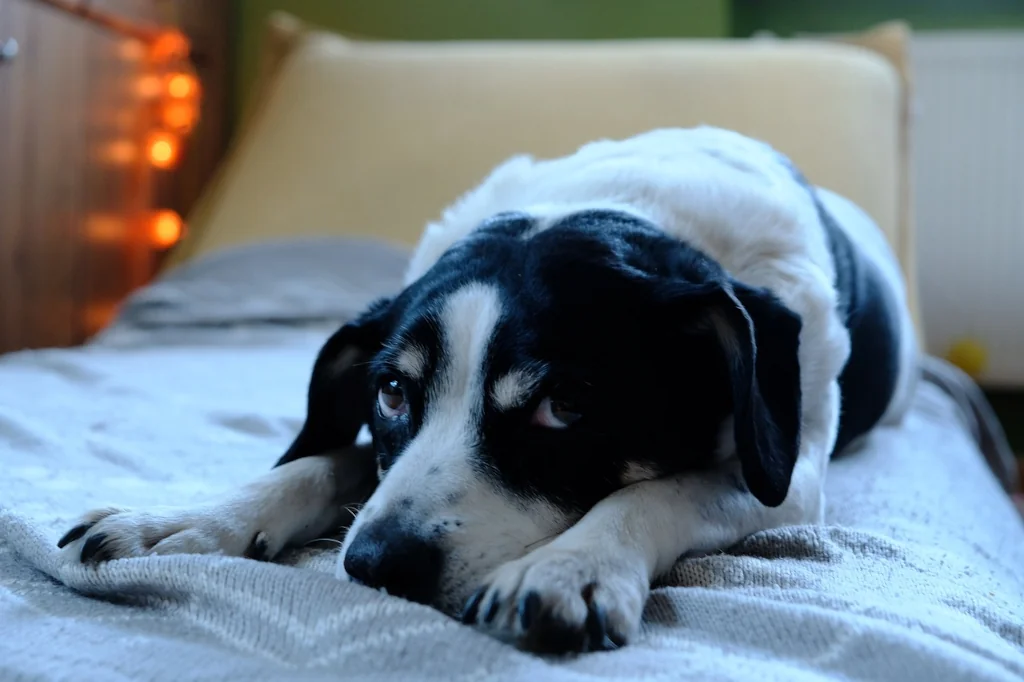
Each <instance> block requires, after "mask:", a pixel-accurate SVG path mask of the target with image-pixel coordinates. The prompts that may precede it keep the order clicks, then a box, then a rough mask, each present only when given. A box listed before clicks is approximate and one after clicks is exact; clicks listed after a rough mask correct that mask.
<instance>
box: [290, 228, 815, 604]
mask: <svg viewBox="0 0 1024 682" xmlns="http://www.w3.org/2000/svg"><path fill="white" fill-rule="evenodd" d="M759 318H760V319H759ZM755 324H764V325H766V326H771V328H772V330H771V334H772V335H773V337H774V336H775V335H778V337H779V338H778V339H772V340H771V341H769V342H767V343H766V342H764V341H763V340H762V339H761V338H760V336H761V335H757V336H756V337H755V334H754V325H755ZM799 327H800V324H799V320H798V319H796V318H795V316H793V315H792V314H791V313H788V311H786V310H785V309H784V308H782V307H781V306H780V305H779V304H778V303H777V302H776V301H775V300H774V299H773V298H772V297H770V296H769V295H767V294H765V293H763V292H756V291H752V290H748V289H736V288H734V287H732V286H731V285H730V284H729V282H728V279H727V277H726V276H725V274H724V273H723V272H722V270H721V268H719V267H718V266H717V265H716V264H715V263H714V262H712V261H710V260H709V259H708V258H706V257H704V256H703V255H701V254H700V253H698V252H696V251H695V250H693V249H691V248H688V247H686V246H685V245H683V244H680V243H679V242H676V241H674V240H671V239H669V238H667V237H665V236H664V235H663V234H661V233H660V232H658V231H657V230H656V229H654V228H653V227H652V226H649V225H647V224H646V223H644V222H643V221H641V220H639V219H637V218H634V217H631V216H628V215H625V214H621V213H612V212H607V211H593V212H586V213H579V214H575V215H572V216H569V217H567V218H564V219H562V220H561V221H560V222H559V223H557V224H555V225H553V226H551V227H549V228H547V229H545V230H540V231H538V230H537V226H536V223H535V221H534V220H533V219H531V218H530V217H528V216H524V215H518V214H516V215H513V214H503V215H499V216H496V217H495V218H494V219H492V220H491V221H489V222H488V223H487V224H486V225H484V226H482V227H481V228H480V229H479V230H478V231H476V232H475V233H473V234H472V235H471V236H470V237H469V238H467V239H466V240H464V241H462V242H460V243H459V244H457V245H456V246H455V247H453V248H452V249H451V250H450V251H449V252H447V253H446V254H445V255H444V256H443V257H442V258H441V259H440V260H439V261H438V262H437V263H436V265H435V266H434V267H433V268H432V269H431V270H430V271H429V272H428V273H427V274H426V275H425V276H423V277H422V278H420V279H419V280H418V281H416V282H415V283H414V284H412V285H411V286H409V287H408V288H407V289H406V290H405V291H403V292H402V293H401V294H400V295H398V296H397V297H396V298H394V299H393V300H389V301H383V302H380V303H378V304H377V305H375V306H374V307H373V308H372V309H371V310H369V311H368V312H367V313H366V314H365V315H364V316H363V317H362V318H361V319H359V320H357V321H356V322H354V323H352V324H349V325H346V326H345V327H344V328H342V329H341V330H340V331H339V332H338V333H337V334H335V336H334V337H332V339H331V340H330V341H328V343H327V344H326V346H325V347H324V349H323V350H322V351H321V354H320V357H319V358H318V361H317V364H316V367H315V369H314V374H313V379H312V381H311V386H310V396H309V413H308V416H307V421H306V424H305V426H304V427H303V431H302V433H300V435H299V437H298V439H297V440H296V443H295V444H294V445H293V448H292V451H290V455H289V456H288V458H294V457H296V456H302V455H306V454H320V453H323V452H325V451H328V450H331V449H334V448H338V447H342V446H345V445H348V444H350V443H351V442H352V441H353V440H354V439H355V437H356V433H357V431H358V430H359V429H360V427H361V426H362V425H364V424H368V425H369V429H370V432H371V434H372V436H373V443H374V448H375V450H376V454H377V464H378V472H379V478H380V483H379V485H378V487H377V489H376V491H375V492H374V494H373V495H372V497H371V498H370V499H369V501H368V502H367V503H366V505H365V507H364V508H363V509H362V511H361V512H360V513H359V514H358V516H357V518H356V520H355V522H354V524H353V526H352V528H351V529H350V531H349V534H348V536H347V537H346V541H345V545H344V547H343V548H342V558H341V564H340V566H341V567H343V569H344V573H345V574H347V575H348V576H350V577H352V578H354V579H356V580H358V581H360V582H363V583H367V584H370V585H372V586H375V587H383V588H385V589H387V590H388V591H389V592H390V593H392V594H398V595H401V596H405V597H407V598H410V599H413V600H415V601H420V602H423V603H429V604H432V605H434V606H436V607H438V608H440V609H442V610H444V611H447V612H457V611H458V610H459V609H460V607H461V606H462V604H463V603H464V601H465V600H466V598H467V597H468V596H469V595H470V594H471V593H472V592H473V591H474V589H475V588H476V587H477V586H478V585H479V584H480V582H481V581H482V580H483V579H484V578H485V576H486V575H487V573H489V572H490V571H491V570H493V569H494V568H496V567H497V566H499V565H500V564H502V563H504V562H506V561H509V560H513V559H516V558H518V557H520V556H522V555H524V554H525V553H527V552H528V551H529V550H531V549H533V548H535V547H537V546H540V545H542V544H543V543H545V542H546V541H547V540H549V539H552V538H553V537H554V536H556V535H557V534H558V533H560V532H562V531H563V530H565V529H566V528H567V527H568V526H570V525H571V524H572V523H574V522H575V521H576V520H577V519H579V518H580V517H581V516H582V515H583V514H584V513H586V511H587V510H588V509H590V508H591V507H593V506H594V505H595V504H596V503H597V502H598V501H600V500H602V499H603V498H606V497H608V496H609V495H611V494H612V493H614V492H615V491H616V490H618V489H620V488H622V487H624V486H627V485H630V484H634V483H637V482H639V481H642V480H645V479H649V478H654V477H658V476H664V475H670V474H675V473H680V472H685V471H687V470H693V469H696V468H700V467H707V466H712V465H714V464H715V462H716V461H719V460H721V459H722V458H729V457H733V456H736V455H737V453H739V456H740V457H741V459H742V462H743V472H744V478H745V479H746V480H745V481H737V485H738V486H744V485H745V486H747V487H748V488H749V489H750V490H751V491H752V492H753V493H754V494H755V495H757V496H758V497H759V498H760V499H762V501H764V502H765V503H766V504H778V503H779V502H781V500H782V498H783V497H784V496H785V491H786V487H787V486H788V481H789V475H790V473H791V469H792V464H793V461H795V458H796V446H797V439H798V433H799V413H800V410H799V371H798V367H797V366H796V335H797V333H798V332H799ZM759 342H760V347H761V348H762V351H761V354H762V355H765V350H764V349H765V348H767V351H768V355H769V357H764V358H761V359H760V360H758V358H757V357H756V355H757V353H756V350H755V349H756V348H757V347H758V343H759Z"/></svg>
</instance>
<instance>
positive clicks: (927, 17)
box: [731, 0, 1024, 37]
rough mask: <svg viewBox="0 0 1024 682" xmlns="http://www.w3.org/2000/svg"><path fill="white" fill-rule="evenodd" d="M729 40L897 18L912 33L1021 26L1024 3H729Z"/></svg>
mask: <svg viewBox="0 0 1024 682" xmlns="http://www.w3.org/2000/svg"><path fill="white" fill-rule="evenodd" d="M731 5H732V18H733V27H732V34H733V35H735V36H740V37H745V36H749V35H751V34H752V33H754V32H755V31H760V30H767V31H773V32H775V33H777V34H779V35H783V36H787V35H792V34H793V33H798V32H802V31H807V32H831V31H857V30H861V29H864V28H868V27H869V26H871V25H873V24H877V23H879V22H882V21H888V20H890V19H903V20H904V21H907V22H908V23H909V24H910V26H911V27H912V28H913V29H914V30H915V31H928V30H946V29H964V28H972V29H990V28H1011V27H1018V28H1019V27H1024V0H733V1H732V3H731Z"/></svg>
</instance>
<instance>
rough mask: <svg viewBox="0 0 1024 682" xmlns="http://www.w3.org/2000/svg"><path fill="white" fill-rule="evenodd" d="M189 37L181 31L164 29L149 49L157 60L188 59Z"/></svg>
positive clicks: (152, 56) (154, 59) (165, 61)
mask: <svg viewBox="0 0 1024 682" xmlns="http://www.w3.org/2000/svg"><path fill="white" fill-rule="evenodd" d="M189 48H190V46H189V43H188V38H186V37H185V36H184V35H183V34H182V33H181V32H180V31H164V32H163V33H161V34H160V35H159V36H157V38H156V40H154V41H153V43H152V45H151V46H150V49H149V54H150V57H151V58H152V59H153V61H155V62H164V63H167V62H171V61H178V60H185V59H188V53H189Z"/></svg>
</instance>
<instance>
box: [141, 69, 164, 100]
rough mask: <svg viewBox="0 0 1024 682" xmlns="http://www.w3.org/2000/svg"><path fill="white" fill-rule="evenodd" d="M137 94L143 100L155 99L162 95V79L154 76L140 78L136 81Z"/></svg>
mask: <svg viewBox="0 0 1024 682" xmlns="http://www.w3.org/2000/svg"><path fill="white" fill-rule="evenodd" d="M135 92H136V93H137V94H138V95H139V97H142V98H143V99H153V98H154V97H156V96H158V95H159V94H160V78H159V77H157V76H154V75H153V74H148V75H145V76H142V77H140V78H139V79H138V80H137V81H135Z"/></svg>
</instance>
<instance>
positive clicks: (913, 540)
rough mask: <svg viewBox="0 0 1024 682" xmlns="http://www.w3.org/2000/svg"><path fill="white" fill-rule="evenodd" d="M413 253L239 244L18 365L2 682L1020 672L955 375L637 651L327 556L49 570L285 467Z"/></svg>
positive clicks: (979, 443) (670, 579) (1002, 523)
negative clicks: (514, 632)
mask: <svg viewBox="0 0 1024 682" xmlns="http://www.w3.org/2000/svg"><path fill="white" fill-rule="evenodd" d="M406 259H407V254H406V253H405V252H403V251H401V250H398V249H395V248H394V247H391V246H386V245H384V244H381V243H377V242H373V241H369V240H362V241H359V240H352V239H342V238H327V239H311V240H294V241H286V242H280V243H276V244H264V245H256V246H248V247H242V248H233V249H228V250H225V251H223V252H218V253H217V254H215V255H212V256H208V257H206V258H203V259H200V260H197V261H195V262H193V263H190V264H188V265H185V266H183V267H181V268H179V269H176V270H174V271H172V272H171V273H169V274H168V275H167V276H166V277H165V278H164V279H162V280H159V281H157V282H156V283H154V284H153V285H151V286H149V287H147V288H145V289H143V290H141V291H140V292H139V293H138V294H136V295H135V296H133V297H132V299H131V300H129V301H128V303H127V304H126V305H125V306H124V308H123V310H122V312H121V314H120V316H119V318H118V320H117V322H116V323H115V324H114V325H113V326H112V327H111V328H110V329H108V330H107V331H106V332H104V333H103V334H102V335H101V336H99V337H98V338H97V339H95V340H94V341H93V342H91V343H90V344H88V345H87V346H85V347H82V348H77V349H65V350H38V351H26V352H21V353H15V354H10V355H7V356H4V357H2V358H0V471H2V476H0V629H2V632H3V636H2V637H0V680H14V679H26V680H78V679H81V680H175V681H180V680H227V679H246V680H275V679H288V680H321V679H337V678H339V677H342V678H344V679H365V680H396V681H397V680H403V681H404V680H412V679H437V680H462V679H465V680H476V679H494V680H520V679H521V680H533V679H550V678H557V679H566V680H656V679H657V680H661V679H694V680H713V679H721V680H749V679H759V680H787V681H788V680H825V679H828V680H839V679H841V680H889V679H891V680H901V681H904V680H914V679H927V680H930V681H939V680H1019V679H1022V678H1024V526H1022V523H1021V520H1020V517H1019V516H1018V515H1017V513H1016V511H1015V510H1014V508H1013V506H1012V504H1011V502H1010V500H1009V498H1008V497H1007V496H1006V494H1005V493H1004V491H1003V488H1002V486H1001V483H1000V480H999V478H998V477H997V475H996V474H994V473H993V467H992V466H990V465H989V463H988V462H987V461H986V457H987V458H988V461H989V462H993V463H994V462H1002V463H1003V464H1004V465H1005V461H1004V460H1001V459H1000V457H1002V454H1003V453H1002V452H997V451H998V450H1000V448H1001V447H1002V444H1001V443H1000V442H999V440H1000V439H999V438H998V433H996V434H995V436H994V435H993V431H992V429H991V428H989V429H986V428H984V423H983V422H984V419H979V414H980V413H979V412H978V410H977V405H975V407H974V408H971V407H970V403H971V398H970V396H972V395H975V392H973V391H972V388H971V387H970V386H969V385H967V384H965V383H964V382H965V380H964V379H963V378H962V377H960V376H959V375H956V374H955V373H951V371H950V370H949V369H948V368H946V367H945V366H943V365H942V364H941V363H939V362H937V361H929V362H930V370H929V377H930V380H928V381H925V382H923V383H922V385H921V387H920V389H919V392H918V395H917V396H916V400H915V404H914V408H913V410H912V411H911V413H910V415H909V416H908V418H907V420H906V421H905V423H903V424H902V425H900V426H898V427H893V428H886V429H881V430H879V431H877V432H876V433H874V434H873V435H872V436H871V437H870V438H868V439H867V440H866V441H865V442H864V443H863V444H862V445H861V446H860V447H858V448H857V449H855V450H853V451H851V452H848V453H846V454H844V455H843V456H841V457H840V458H838V459H837V460H836V461H834V462H833V464H832V467H831V469H830V471H829V476H828V482H827V496H828V497H827V499H828V513H827V523H826V525H824V526H821V527H811V526H806V527H803V526H800V527H790V528H783V529H777V530H772V531H766V532H762V533H757V534H755V535H753V536H751V537H749V538H747V539H745V540H744V541H742V542H740V543H738V544H737V545H736V546H734V547H731V548H729V549H728V550H727V551H724V552H719V553H715V554H713V555H709V556H703V557H694V558H688V559H685V560H683V561H680V562H679V563H678V564H677V566H676V567H675V568H674V569H673V571H671V573H670V574H669V575H667V576H665V577H664V578H663V579H662V580H661V581H660V582H659V586H658V587H657V589H655V590H654V592H653V594H652V597H651V599H650V602H649V604H648V606H647V609H646V612H645V620H644V626H643V630H642V633H641V636H640V637H639V639H638V640H637V641H636V642H635V643H633V644H631V645H630V646H628V647H625V648H623V649H621V650H619V651H614V652H607V653H598V654H588V655H584V656H580V657H574V658H541V657H536V656H533V655H529V654H526V653H523V652H520V651H517V650H515V649H513V648H511V647H509V646H507V645H505V644H502V643H499V642H497V641H494V640H492V639H491V638H489V637H486V636H484V635H482V634H480V633H477V632H476V631H474V630H472V629H470V628H467V627H465V626H463V625H461V624H459V623H457V622H455V621H453V620H452V619H449V618H447V617H445V616H443V615H441V614H439V613H437V612H435V611H433V610H432V609H429V608H427V607H424V606H420V605H416V604H411V603H408V602H405V601H402V600H400V599H397V598H394V597H390V596H387V595H385V594H382V593H380V592H377V591H374V590H370V589H367V588H364V587H360V586H357V585H353V584H348V583H342V582H340V581H338V580H336V579H335V578H334V577H333V576H332V574H331V571H332V569H333V565H334V561H335V552H336V546H337V543H336V542H332V541H331V540H329V539H327V540H323V541H320V542H316V543H313V544H312V545H310V546H307V547H304V548H300V549H297V550H294V551H292V552H290V553H288V554H287V556H286V557H284V558H283V559H282V561H281V562H279V563H275V564H268V563H259V562H255V561H250V560H246V559H238V558H226V557H219V556H169V557H151V558H142V559H128V560H121V561H116V562H111V563H108V564H104V565H101V566H99V567H97V568H86V567H83V566H81V565H78V564H77V563H75V562H73V561H69V560H67V559H66V558H65V557H64V556H63V555H62V554H61V553H60V552H58V551H57V549H56V546H55V543H56V540H57V538H58V537H59V536H60V535H61V533H63V531H64V530H66V529H67V528H68V527H69V526H70V525H71V524H72V523H73V522H74V521H75V519H76V517H77V515H78V514H80V513H82V512H84V511H86V510H88V509H91V508H94V507H103V506H110V505H114V506H124V507H151V506H154V505H193V504H198V503H201V502H203V501H204V500H207V499H209V498H210V496H212V495H216V494H218V493H220V492H223V491H226V490H230V489H231V488H232V487H234V486H237V485H239V484H240V483H241V482H244V481H246V480H249V479H250V478H252V477H254V476H256V475H258V474H259V473H260V472H261V471H264V470H266V469H268V468H269V467H270V466H271V465H272V464H273V462H274V461H275V460H276V458H277V457H278V456H279V455H280V454H281V453H282V452H283V450H284V449H285V448H286V447H287V445H288V444H289V442H290V440H291V438H292V437H293V435H294V434H295V432H296V431H297V429H298V427H299V426H300V424H301V420H302V417H303V410H304V402H305V388H306V382H307V380H308V375H309V371H310V368H311V366H312V363H313V360H314V357H315V355H316V352H317V350H318V348H319V344H320V343H322V342H323V340H324V339H325V338H326V337H327V335H328V334H329V333H330V332H331V331H332V330H333V328H334V327H335V326H336V325H338V324H340V323H341V322H342V321H344V320H346V319H349V318H351V317H352V316H353V315H355V314H356V313H357V312H358V311H359V310H361V309H362V308H363V307H364V306H365V305H367V304H368V303H369V302H370V301H372V300H373V299H375V298H377V297H378V296H381V295H384V294H388V293H391V292H394V291H396V290H397V289H398V287H399V286H400V282H401V278H402V274H403V269H404V267H405V263H406ZM964 396H967V397H966V398H965V397H964ZM982 416H984V415H982ZM1004 468H1005V467H1004ZM996 471H997V473H1001V474H1005V471H1000V470H999V469H998V468H996Z"/></svg>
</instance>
